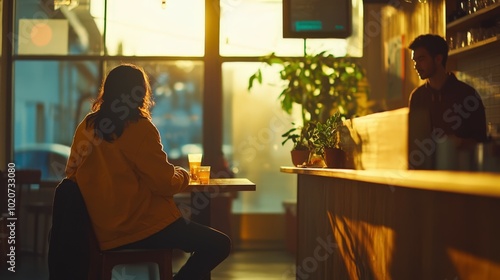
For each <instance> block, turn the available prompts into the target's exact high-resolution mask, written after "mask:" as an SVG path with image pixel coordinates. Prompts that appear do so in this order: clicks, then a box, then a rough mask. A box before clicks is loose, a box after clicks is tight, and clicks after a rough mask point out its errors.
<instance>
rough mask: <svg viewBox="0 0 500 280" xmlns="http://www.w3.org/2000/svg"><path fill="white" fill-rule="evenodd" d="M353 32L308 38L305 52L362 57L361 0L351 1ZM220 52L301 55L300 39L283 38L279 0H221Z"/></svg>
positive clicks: (255, 54)
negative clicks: (337, 37) (334, 36)
mask: <svg viewBox="0 0 500 280" xmlns="http://www.w3.org/2000/svg"><path fill="white" fill-rule="evenodd" d="M352 6H353V17H352V24H353V26H352V28H353V32H352V35H351V36H350V37H349V38H347V39H307V40H306V42H305V43H306V47H305V48H306V51H307V52H310V53H318V52H321V51H327V52H329V53H331V54H333V55H335V56H346V55H349V56H352V57H361V56H363V50H362V46H363V38H362V37H363V26H362V22H363V2H362V1H361V0H352ZM220 15H221V18H220V26H221V31H220V52H221V55H223V56H262V55H268V54H269V53H271V52H275V53H276V54H277V55H280V56H301V55H303V54H304V40H303V39H283V37H282V29H283V16H282V1H281V0H268V1H258V0H246V1H245V0H242V1H225V0H221V13H220Z"/></svg>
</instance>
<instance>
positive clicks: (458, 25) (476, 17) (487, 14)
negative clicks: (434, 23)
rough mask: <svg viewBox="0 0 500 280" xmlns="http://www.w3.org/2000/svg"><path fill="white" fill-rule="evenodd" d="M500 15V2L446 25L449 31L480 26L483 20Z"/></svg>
mask: <svg viewBox="0 0 500 280" xmlns="http://www.w3.org/2000/svg"><path fill="white" fill-rule="evenodd" d="M495 16H500V3H496V4H493V5H490V6H488V7H486V8H483V9H480V10H478V11H477V12H475V13H473V14H470V15H466V16H464V17H461V18H459V19H457V20H454V21H452V22H450V23H448V24H447V25H446V30H447V32H454V31H460V30H464V29H467V28H470V27H475V26H479V25H480V24H481V23H482V22H483V21H485V20H488V19H492V18H494V17H495Z"/></svg>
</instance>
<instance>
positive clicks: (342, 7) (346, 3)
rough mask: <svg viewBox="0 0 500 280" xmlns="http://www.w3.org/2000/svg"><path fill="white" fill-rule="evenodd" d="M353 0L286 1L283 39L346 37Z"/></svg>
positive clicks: (348, 30)
mask: <svg viewBox="0 0 500 280" xmlns="http://www.w3.org/2000/svg"><path fill="white" fill-rule="evenodd" d="M351 26H352V5H351V0H283V38H347V37H349V36H350V35H351V32H352V31H351V29H352V28H351Z"/></svg>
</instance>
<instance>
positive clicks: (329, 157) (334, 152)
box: [325, 148, 346, 168]
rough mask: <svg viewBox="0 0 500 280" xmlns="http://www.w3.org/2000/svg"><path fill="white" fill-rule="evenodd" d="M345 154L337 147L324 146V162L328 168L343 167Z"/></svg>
mask: <svg viewBox="0 0 500 280" xmlns="http://www.w3.org/2000/svg"><path fill="white" fill-rule="evenodd" d="M345 162H346V154H345V152H344V151H343V150H341V149H338V148H325V163H326V166H327V167H330V168H345Z"/></svg>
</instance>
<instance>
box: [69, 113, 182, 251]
mask: <svg viewBox="0 0 500 280" xmlns="http://www.w3.org/2000/svg"><path fill="white" fill-rule="evenodd" d="M66 176H67V177H68V178H69V179H71V180H73V181H75V182H76V183H77V184H78V186H79V187H80V191H81V193H82V195H83V198H84V200H85V204H86V206H87V210H88V212H89V216H90V219H91V221H92V225H93V228H94V231H95V233H96V236H97V239H98V240H99V245H100V247H101V250H108V249H112V248H115V247H119V246H122V245H125V244H128V243H132V242H135V241H138V240H141V239H144V238H146V237H148V236H150V235H152V234H154V233H156V232H158V231H160V230H161V229H163V228H165V227H166V226H168V225H169V224H171V223H172V222H174V221H175V220H177V219H178V218H180V217H181V213H180V211H179V209H178V208H177V206H176V204H175V202H174V200H173V195H174V194H176V193H178V192H181V191H182V190H184V189H185V188H186V187H187V185H188V183H189V176H188V173H187V172H186V170H184V169H183V168H181V167H178V166H174V165H172V164H171V163H169V162H168V159H167V155H166V154H165V152H164V151H163V146H162V145H161V142H160V134H159V132H158V130H157V129H156V127H155V126H154V125H153V123H151V121H149V120H147V119H143V118H141V119H140V120H139V121H137V122H132V123H130V124H128V126H126V128H125V130H124V132H123V134H122V135H121V136H120V137H119V138H118V139H116V140H114V141H113V142H112V143H109V142H107V141H105V140H102V139H100V138H96V137H94V131H93V128H88V129H87V128H86V120H84V121H83V122H82V123H80V125H79V126H78V128H77V129H76V132H75V135H74V138H73V144H72V145H71V155H70V158H69V160H68V164H67V166H66Z"/></svg>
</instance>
